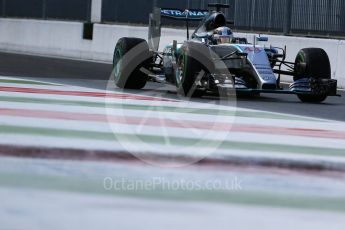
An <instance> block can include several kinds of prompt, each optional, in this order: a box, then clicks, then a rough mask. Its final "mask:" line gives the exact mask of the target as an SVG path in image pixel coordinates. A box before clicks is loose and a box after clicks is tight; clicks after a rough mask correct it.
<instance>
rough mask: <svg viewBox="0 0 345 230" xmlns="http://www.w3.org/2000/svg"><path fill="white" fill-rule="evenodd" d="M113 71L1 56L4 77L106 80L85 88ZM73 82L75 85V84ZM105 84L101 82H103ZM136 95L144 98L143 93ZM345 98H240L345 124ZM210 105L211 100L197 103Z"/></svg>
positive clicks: (241, 103) (241, 102)
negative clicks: (307, 100)
mask: <svg viewBox="0 0 345 230" xmlns="http://www.w3.org/2000/svg"><path fill="white" fill-rule="evenodd" d="M111 70H112V65H111V64H106V63H97V62H89V61H78V60H70V59H61V58H48V57H38V56H30V55H22V54H10V53H0V75H4V76H17V77H23V78H25V77H37V78H51V79H52V80H53V79H60V80H63V79H66V80H68V81H69V82H71V81H70V80H72V79H77V80H78V81H75V82H76V83H75V84H82V83H81V82H82V81H80V79H85V80H86V79H87V80H103V81H102V82H104V83H103V84H102V83H98V84H94V85H89V86H88V85H83V86H87V87H90V88H92V87H94V88H104V89H105V88H106V80H109V78H110V73H111ZM72 82H73V81H72ZM100 82H101V81H100ZM160 87H161V86H160V85H158V84H154V83H149V84H147V86H146V90H152V91H155V90H157V91H158V90H160V91H161V90H165V89H162V88H160ZM167 91H168V93H167V96H168V97H171V98H174V97H175V98H176V94H175V93H174V89H173V88H168V90H167ZM135 93H138V94H140V93H141V91H137V92H135ZM339 94H341V95H342V97H330V98H328V99H327V101H326V102H325V103H322V104H304V103H301V102H300V101H299V99H298V98H297V97H296V96H294V95H279V94H265V95H262V96H261V97H256V98H243V97H242V98H238V101H237V106H238V107H241V108H248V109H257V110H263V111H270V112H278V113H286V114H293V115H302V116H308V117H315V118H324V119H330V120H338V121H345V99H344V97H345V93H344V91H339ZM197 100H198V101H200V102H205V103H207V102H208V99H197Z"/></svg>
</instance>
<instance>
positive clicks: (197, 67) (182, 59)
mask: <svg viewBox="0 0 345 230" xmlns="http://www.w3.org/2000/svg"><path fill="white" fill-rule="evenodd" d="M175 74H176V88H177V93H178V94H179V95H180V96H183V97H202V96H203V95H204V94H205V90H204V89H201V88H200V87H199V86H198V83H199V82H200V80H201V78H202V77H203V76H204V75H205V74H206V70H205V68H204V67H203V65H202V64H201V63H200V62H199V61H197V60H196V59H195V58H194V57H192V56H191V54H190V51H189V50H188V48H184V49H183V50H181V54H180V56H179V57H178V65H177V71H176V73H175Z"/></svg>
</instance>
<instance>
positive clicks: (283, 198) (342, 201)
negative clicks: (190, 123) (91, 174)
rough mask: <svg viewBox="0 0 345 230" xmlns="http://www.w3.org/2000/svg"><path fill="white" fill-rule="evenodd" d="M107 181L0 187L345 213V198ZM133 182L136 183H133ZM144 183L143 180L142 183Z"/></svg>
mask: <svg viewBox="0 0 345 230" xmlns="http://www.w3.org/2000/svg"><path fill="white" fill-rule="evenodd" d="M103 179H104V178H99V179H96V178H81V177H77V176H47V175H38V174H33V175H30V174H28V173H25V174H19V173H7V172H0V187H5V188H8V187H10V188H14V189H25V188H26V189H38V190H41V191H42V190H46V191H62V192H74V193H79V194H90V195H92V194H94V195H106V196H118V197H134V198H143V199H150V200H166V201H180V202H181V201H182V202H210V203H221V204H241V205H251V206H252V205H253V206H266V207H279V208H296V209H302V210H323V211H337V212H345V198H344V197H331V196H327V194H324V196H316V195H312V196H308V194H304V195H291V194H282V193H273V192H265V191H260V192H258V191H255V190H253V189H252V190H246V188H245V187H244V188H243V189H242V190H238V191H229V190H228V191H225V190H187V191H186V190H167V189H162V188H160V187H159V186H155V189H146V190H140V189H139V190H115V189H113V190H110V191H109V190H106V189H104V187H103ZM132 182H133V181H132ZM138 182H139V183H143V181H139V180H138Z"/></svg>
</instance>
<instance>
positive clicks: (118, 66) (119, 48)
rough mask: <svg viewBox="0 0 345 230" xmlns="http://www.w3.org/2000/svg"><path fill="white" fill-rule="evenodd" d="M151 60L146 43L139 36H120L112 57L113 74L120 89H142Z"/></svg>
mask: <svg viewBox="0 0 345 230" xmlns="http://www.w3.org/2000/svg"><path fill="white" fill-rule="evenodd" d="M151 62H152V56H151V54H150V49H149V45H148V43H147V42H146V41H145V40H144V39H140V38H121V39H119V41H118V42H117V44H116V47H115V50H114V58H113V76H114V80H115V84H116V86H118V87H119V88H121V89H142V88H144V87H145V85H146V82H147V78H148V76H147V74H146V73H145V71H143V70H144V69H145V70H147V69H148V68H149V66H150V63H151Z"/></svg>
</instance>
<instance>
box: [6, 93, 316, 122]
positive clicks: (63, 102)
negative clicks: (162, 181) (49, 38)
mask: <svg viewBox="0 0 345 230" xmlns="http://www.w3.org/2000/svg"><path fill="white" fill-rule="evenodd" d="M0 101H4V102H14V103H15V102H17V103H35V104H52V105H63V106H83V107H94V108H105V107H108V108H110V109H111V108H113V109H124V110H141V111H152V112H173V113H186V114H197V115H214V116H217V115H218V116H231V117H233V116H238V117H247V118H266V119H281V120H298V121H313V120H314V121H320V120H318V119H313V118H303V117H295V116H290V115H283V114H275V113H268V112H259V111H258V112H256V111H241V110H239V111H229V110H222V109H196V108H181V107H175V106H154V105H139V104H116V103H105V102H104V103H102V102H88V101H75V100H73V101H72V100H56V99H43V98H42V99H41V98H27V97H8V96H0Z"/></svg>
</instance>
